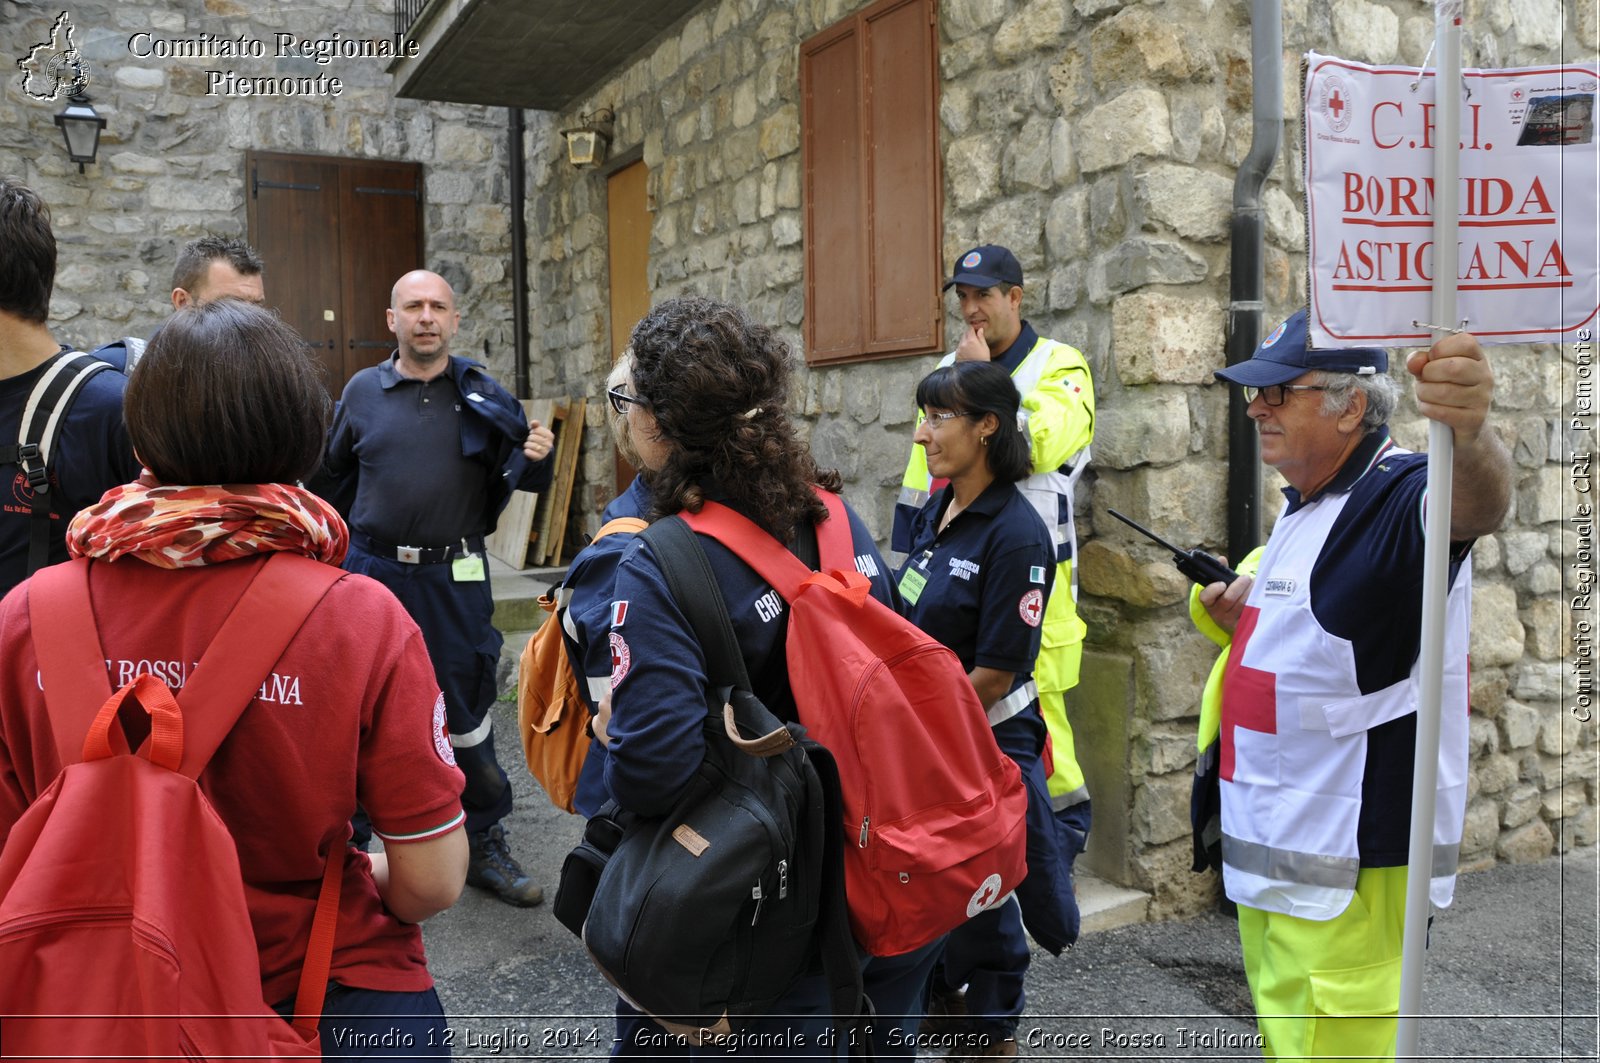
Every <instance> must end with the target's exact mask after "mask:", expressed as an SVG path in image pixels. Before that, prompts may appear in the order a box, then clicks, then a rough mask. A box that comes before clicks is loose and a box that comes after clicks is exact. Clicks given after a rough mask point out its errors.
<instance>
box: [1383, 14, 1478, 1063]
mask: <svg viewBox="0 0 1600 1063" xmlns="http://www.w3.org/2000/svg"><path fill="white" fill-rule="evenodd" d="M1461 11H1462V0H1437V2H1436V5H1435V9H1434V54H1435V55H1437V56H1438V57H1439V66H1438V76H1437V77H1435V78H1434V100H1435V106H1436V110H1435V112H1434V114H1435V117H1436V122H1435V124H1434V128H1435V131H1436V136H1437V138H1438V139H1437V147H1436V148H1435V149H1434V155H1433V189H1434V199H1433V322H1432V323H1433V324H1435V325H1443V326H1445V327H1447V328H1453V327H1455V326H1456V325H1457V324H1458V323H1459V320H1460V319H1459V318H1458V317H1457V316H1456V271H1457V269H1458V268H1459V263H1458V261H1457V254H1458V252H1457V229H1458V224H1457V223H1458V221H1459V214H1458V209H1459V200H1460V187H1459V181H1458V179H1459V176H1460V155H1461V143H1460V139H1459V138H1460V135H1461ZM1454 458H1455V440H1454V438H1453V437H1452V436H1451V434H1450V429H1449V427H1448V426H1447V425H1443V424H1440V423H1439V422H1438V421H1431V422H1429V425H1428V517H1427V527H1426V529H1425V531H1426V535H1427V539H1426V544H1425V546H1424V548H1423V573H1422V645H1421V650H1420V657H1421V668H1420V673H1421V681H1422V683H1421V685H1422V689H1421V694H1420V697H1419V700H1418V702H1417V752H1416V760H1415V763H1414V767H1413V774H1412V785H1411V848H1410V852H1409V858H1408V862H1409V864H1410V872H1409V874H1408V877H1407V879H1406V922H1405V937H1404V939H1403V942H1402V945H1401V954H1400V955H1401V960H1400V1021H1399V1031H1398V1036H1397V1037H1396V1041H1395V1055H1396V1057H1397V1058H1399V1059H1406V1058H1409V1057H1412V1056H1415V1055H1417V1043H1418V1034H1419V1030H1418V1024H1419V1022H1420V1015H1421V1012H1422V975H1423V967H1424V958H1425V950H1426V946H1427V941H1428V916H1429V902H1428V887H1429V884H1430V880H1431V879H1432V877H1433V815H1434V803H1435V788H1436V785H1437V782H1438V776H1439V720H1440V713H1441V701H1442V692H1443V686H1444V616H1445V597H1446V595H1447V594H1448V592H1449V575H1450V570H1449V565H1450V554H1449V551H1450V503H1451V498H1450V494H1451V491H1450V487H1451V482H1450V480H1451V469H1452V466H1453V465H1454ZM1459 708H1460V706H1452V707H1451V711H1457V710H1458V709H1459Z"/></svg>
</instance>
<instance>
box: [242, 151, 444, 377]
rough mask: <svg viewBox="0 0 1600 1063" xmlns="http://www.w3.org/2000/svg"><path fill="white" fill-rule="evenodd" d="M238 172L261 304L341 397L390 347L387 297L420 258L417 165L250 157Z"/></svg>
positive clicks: (260, 154) (250, 154)
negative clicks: (258, 264) (257, 258)
mask: <svg viewBox="0 0 1600 1063" xmlns="http://www.w3.org/2000/svg"><path fill="white" fill-rule="evenodd" d="M245 169H246V180H247V188H248V190H249V198H248V200H247V216H248V222H249V239H250V242H251V244H253V245H254V246H255V248H256V250H257V251H259V252H260V253H261V258H262V261H263V262H264V263H265V265H266V269H265V272H264V274H263V284H264V286H265V288H266V295H267V305H269V306H273V307H276V308H277V310H278V313H279V314H280V315H282V317H283V319H284V320H285V321H287V322H288V323H289V324H291V325H293V326H294V327H295V328H296V329H297V330H299V332H300V334H301V335H302V336H304V337H305V338H306V342H307V343H309V344H310V345H311V346H312V348H313V349H314V350H315V351H316V353H317V357H318V359H319V360H321V362H322V364H323V367H324V368H325V369H326V370H327V379H328V387H329V390H330V391H331V392H332V393H333V396H334V397H335V398H338V397H339V395H340V393H341V392H343V390H344V385H345V382H346V381H347V380H349V379H350V378H351V377H352V376H354V375H355V374H356V372H358V371H359V370H361V369H363V368H365V367H366V366H369V365H375V364H377V363H378V362H380V361H382V360H383V359H384V358H385V357H387V356H388V354H389V352H390V351H392V350H393V349H394V337H393V335H392V334H391V333H390V332H389V328H388V325H387V323H386V321H385V319H384V310H386V309H387V308H388V306H389V291H390V289H391V288H393V286H394V282H395V281H396V280H398V279H399V277H400V275H401V274H403V273H406V272H407V271H409V270H413V269H416V268H418V267H420V266H422V265H423V261H424V260H423V240H422V167H421V166H420V165H418V164H417V163H408V162H379V161H373V160H368V159H338V158H325V157H319V156H309V155H278V154H272V153H268V152H247V153H246V155H245Z"/></svg>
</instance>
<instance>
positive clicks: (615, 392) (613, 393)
mask: <svg viewBox="0 0 1600 1063" xmlns="http://www.w3.org/2000/svg"><path fill="white" fill-rule="evenodd" d="M606 397H607V398H608V399H610V400H611V408H612V409H613V410H616V411H617V412H618V413H619V414H626V413H627V412H628V403H630V402H631V403H633V404H634V405H635V406H648V405H650V404H649V403H648V402H646V401H644V400H643V399H641V398H639V397H637V396H635V395H629V394H628V393H627V392H626V391H623V390H622V389H621V388H607V389H606Z"/></svg>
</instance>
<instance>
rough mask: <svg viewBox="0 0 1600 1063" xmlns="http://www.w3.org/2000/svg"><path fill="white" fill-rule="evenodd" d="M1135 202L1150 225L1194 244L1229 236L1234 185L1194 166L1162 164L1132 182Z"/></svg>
mask: <svg viewBox="0 0 1600 1063" xmlns="http://www.w3.org/2000/svg"><path fill="white" fill-rule="evenodd" d="M1133 189H1134V198H1135V199H1136V200H1137V201H1138V204H1139V207H1140V209H1141V210H1142V211H1143V213H1144V216H1145V218H1146V219H1148V220H1149V221H1153V222H1155V223H1157V224H1158V225H1163V226H1166V227H1167V228H1169V229H1171V230H1172V231H1173V232H1175V233H1177V234H1178V235H1179V236H1182V237H1185V238H1187V239H1191V240H1203V241H1216V240H1222V239H1225V238H1226V237H1227V235H1228V219H1229V216H1230V214H1231V213H1232V204H1233V182H1232V181H1231V180H1229V179H1228V178H1226V177H1223V176H1222V175H1221V174H1215V173H1212V172H1210V171H1209V170H1202V169H1199V168H1198V167H1194V166H1178V165H1176V164H1171V163H1163V164H1160V165H1157V166H1152V167H1151V168H1150V169H1148V170H1146V171H1145V172H1144V173H1141V174H1137V175H1136V176H1135V177H1134V179H1133Z"/></svg>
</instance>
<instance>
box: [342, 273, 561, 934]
mask: <svg viewBox="0 0 1600 1063" xmlns="http://www.w3.org/2000/svg"><path fill="white" fill-rule="evenodd" d="M388 320H389V329H390V331H391V332H393V333H394V335H395V342H396V350H395V353H394V354H393V355H392V356H391V357H390V358H389V359H388V360H387V361H385V362H382V363H380V364H379V365H375V366H372V367H370V368H367V369H363V370H361V371H360V372H359V373H357V374H356V375H355V376H353V377H351V378H350V382H349V383H348V384H346V385H345V388H344V395H343V397H342V398H341V399H340V401H339V408H338V412H337V413H335V415H334V421H333V429H332V432H331V433H330V436H329V441H328V453H327V457H326V459H325V461H324V466H323V475H322V476H321V477H320V478H319V480H318V482H317V483H316V485H315V488H316V489H317V490H321V491H323V492H324V493H325V495H326V496H327V497H329V498H330V499H331V500H334V501H335V503H336V504H337V505H339V506H340V507H341V508H342V509H347V512H346V514H345V515H346V517H347V519H348V520H349V522H350V553H349V554H348V555H347V557H346V558H345V565H344V567H345V568H347V569H349V570H350V571H351V572H359V573H361V574H363V575H366V576H371V577H372V578H373V579H375V580H377V581H378V582H379V583H382V584H383V585H384V586H386V587H388V588H389V589H390V590H391V591H393V592H394V594H395V597H397V598H399V599H400V601H401V603H402V604H403V605H404V606H405V607H406V610H407V611H408V612H410V614H411V616H412V618H413V619H415V620H416V622H417V626H418V627H420V628H421V629H422V637H423V640H424V641H425V642H426V643H427V646H428V655H429V656H430V657H431V658H433V667H434V671H435V673H436V675H437V677H438V680H439V687H440V689H442V690H443V691H444V702H445V713H446V718H447V720H448V722H449V729H450V744H451V746H453V747H454V751H455V758H456V763H457V764H458V765H459V766H460V768H461V771H462V773H463V774H465V775H466V777H467V787H466V791H465V792H464V793H463V794H462V795H461V804H462V807H464V808H465V809H466V812H467V835H468V841H469V843H470V846H471V850H472V858H471V862H470V864H469V865H468V869H467V882H468V884H470V885H473V886H476V887H478V888H480V889H487V890H490V891H491V892H493V893H494V894H495V895H496V896H498V897H499V898H500V899H501V900H503V901H505V902H506V903H507V904H514V905H518V906H522V907H526V906H530V905H534V904H538V903H539V901H540V900H541V899H542V897H543V891H542V890H540V888H539V887H538V886H536V885H534V883H533V881H532V879H530V878H529V877H528V875H527V874H526V873H525V872H524V871H523V870H522V868H521V867H520V866H519V865H518V864H517V861H516V860H515V859H514V858H513V857H512V856H511V850H510V848H509V847H508V845H507V844H506V838H505V828H504V827H503V826H502V825H501V820H503V819H504V818H505V817H506V815H507V814H509V813H510V811H511V784H510V781H509V780H508V779H507V778H506V773H505V771H504V770H502V769H501V767H500V764H499V761H498V760H497V759H496V757H495V751H494V732H493V730H492V729H491V726H490V716H489V710H490V709H491V708H492V707H493V705H494V700H495V693H496V686H495V672H496V666H497V665H498V663H499V660H500V646H501V636H500V632H499V631H497V630H495V627H494V623H493V614H494V600H493V596H492V595H491V594H490V592H489V566H488V558H487V555H486V554H485V553H484V545H483V539H484V536H486V535H488V534H489V533H490V532H491V531H493V530H494V525H495V521H496V520H497V519H498V517H499V515H500V511H501V510H502V509H504V508H505V505H506V502H507V501H509V500H510V497H511V492H512V491H513V490H515V489H522V490H528V491H538V490H542V489H543V488H544V487H545V486H546V485H548V484H549V482H550V465H551V462H550V460H549V459H550V450H551V447H552V446H553V445H554V443H555V437H554V435H552V434H551V432H550V429H548V428H546V427H544V426H543V425H541V424H540V423H539V422H538V421H529V420H527V419H526V417H525V415H524V413H523V409H522V405H521V404H520V403H519V402H517V400H516V399H515V398H513V397H512V396H511V394H510V393H509V392H507V391H506V390H505V389H504V388H503V387H501V386H500V385H499V384H497V383H496V382H495V381H494V379H493V378H492V377H490V376H489V374H488V373H487V372H486V371H485V370H484V368H483V367H482V366H481V365H479V364H478V363H476V362H473V361H470V360H469V359H466V358H462V357H460V356H459V355H454V354H451V353H450V344H451V341H452V340H453V339H454V337H455V334H456V330H457V329H458V328H460V326H461V315H460V313H458V312H457V311H456V302H455V292H454V291H453V290H452V289H451V287H450V284H449V282H447V281H446V280H445V279H444V278H443V277H441V276H439V275H438V274H437V273H430V272H428V271H427V270H413V271H412V272H410V273H407V274H406V275H405V276H403V277H401V278H400V279H399V280H398V281H396V282H395V285H394V290H393V292H392V293H391V296H390V301H389V311H388Z"/></svg>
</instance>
